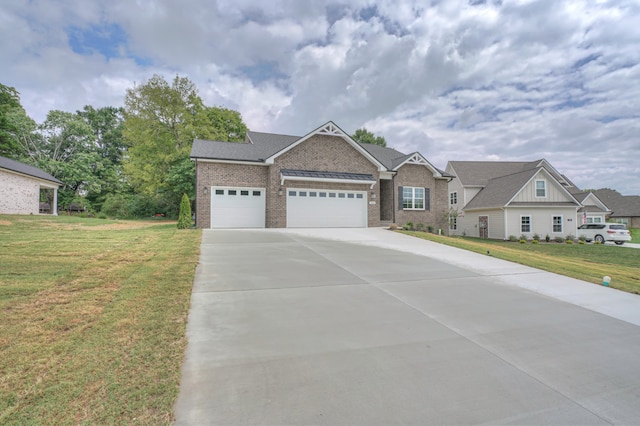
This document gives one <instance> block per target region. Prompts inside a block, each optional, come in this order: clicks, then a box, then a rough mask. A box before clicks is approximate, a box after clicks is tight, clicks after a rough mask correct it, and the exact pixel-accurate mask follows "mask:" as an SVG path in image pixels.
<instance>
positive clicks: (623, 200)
mask: <svg viewBox="0 0 640 426" xmlns="http://www.w3.org/2000/svg"><path fill="white" fill-rule="evenodd" d="M594 194H596V197H598V198H600V199H601V200H602V202H603V203H605V204H606V206H607V207H609V208H610V209H611V211H612V212H613V213H611V217H638V216H640V196H638V195H622V194H620V193H619V192H618V191H614V190H613V189H598V190H597V191H594Z"/></svg>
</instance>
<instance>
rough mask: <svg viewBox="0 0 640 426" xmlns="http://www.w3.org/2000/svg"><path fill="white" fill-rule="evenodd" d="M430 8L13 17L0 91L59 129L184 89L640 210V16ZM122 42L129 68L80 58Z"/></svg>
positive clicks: (314, 6) (235, 0) (47, 6)
mask: <svg viewBox="0 0 640 426" xmlns="http://www.w3.org/2000/svg"><path fill="white" fill-rule="evenodd" d="M431 3H432V4H427V3H425V2H423V1H417V0H415V1H413V0H401V1H397V0H396V1H390V0H382V1H378V2H375V3H374V2H372V1H370V0H354V1H337V0H325V1H314V2H300V1H296V0H274V1H271V2H260V1H257V0H217V1H213V2H212V1H209V0H187V1H183V2H173V1H169V0H165V1H158V0H153V1H151V0H140V1H136V2H131V1H125V0H114V1H111V2H104V3H103V2H87V1H83V0H55V1H44V0H34V1H31V2H8V3H7V4H5V5H3V8H2V9H0V55H2V57H3V59H5V60H3V63H5V64H10V65H9V66H3V67H2V68H0V82H1V83H3V84H7V85H10V86H14V87H16V88H17V89H18V90H19V91H20V92H21V94H22V103H23V105H24V106H25V107H26V108H27V111H28V112H29V114H30V115H32V116H33V117H34V118H35V119H36V120H38V121H42V120H43V119H44V116H45V115H46V113H47V111H49V110H50V109H63V110H68V111H74V110H76V109H80V108H82V107H83V106H84V105H85V104H91V105H94V106H102V105H121V104H122V100H123V97H124V94H125V91H126V89H127V88H128V87H131V86H132V85H133V84H134V82H138V83H140V82H142V81H144V80H146V79H148V78H149V77H151V75H152V74H153V73H159V74H161V75H164V76H165V77H167V78H171V77H172V76H174V75H175V74H176V73H179V74H181V75H185V76H187V77H189V78H190V79H191V80H192V81H194V82H195V83H196V85H197V86H198V88H199V90H200V93H201V95H202V97H203V99H204V100H205V102H206V103H207V104H209V105H220V106H225V107H229V108H234V109H237V110H239V111H240V112H241V113H242V115H243V117H244V119H245V121H246V122H247V123H248V125H249V126H250V127H251V128H252V129H254V130H258V131H277V132H285V133H294V134H302V133H305V132H307V131H308V130H310V129H312V128H315V127H316V126H317V125H319V124H322V123H323V122H324V121H327V120H334V121H336V122H337V123H338V124H339V125H340V126H341V127H342V128H344V129H345V130H347V131H354V130H355V129H356V128H359V127H362V126H366V127H367V128H369V130H372V131H374V132H375V133H378V134H381V135H383V136H385V137H386V139H387V141H388V142H389V144H390V145H392V146H394V147H396V148H398V149H400V150H402V151H406V152H410V151H414V150H419V151H420V152H422V153H423V154H424V155H425V156H427V158H429V160H430V161H431V162H432V163H433V164H434V165H436V166H438V167H441V168H443V167H444V166H445V165H446V161H448V160H471V159H502V160H531V159H536V158H541V157H546V158H547V159H548V160H549V161H551V163H552V164H554V166H556V167H557V168H558V169H560V170H561V171H563V172H565V173H566V174H567V175H569V177H570V178H571V179H572V180H574V181H575V182H576V183H577V184H578V185H581V186H584V187H602V186H608V187H613V188H617V189H619V190H621V191H622V192H623V193H636V194H640V179H638V172H639V170H640V155H638V154H639V153H640V152H639V151H640V144H639V143H637V135H638V134H640V132H639V130H640V128H639V127H640V124H638V116H639V115H640V113H638V111H640V107H639V105H638V103H639V101H638V99H640V86H639V85H638V84H637V82H638V81H640V51H639V50H638V49H637V46H638V44H639V43H640V26H638V25H637V22H638V21H639V20H640V4H638V3H637V2H624V1H618V2H592V1H588V0H572V1H564V2H558V1H555V0H531V1H516V0H512V1H507V0H504V1H501V0H487V1H485V2H470V1H464V0H458V1H440V2H431ZM474 3H478V4H476V5H473V4H474ZM105 25H117V26H118V27H117V28H120V29H122V31H123V32H124V35H125V43H124V44H123V45H121V46H118V49H116V51H117V52H120V55H121V57H119V58H105V57H104V56H103V55H102V54H101V53H100V51H96V50H95V49H94V50H93V51H91V52H92V53H91V54H89V55H87V54H84V55H82V54H78V53H75V52H74V49H72V48H71V46H70V44H69V39H68V33H67V32H68V29H69V28H70V27H75V28H80V29H87V28H101V27H102V26H105ZM620 152H622V153H623V154H622V155H620ZM618 158H620V159H621V160H614V159H618Z"/></svg>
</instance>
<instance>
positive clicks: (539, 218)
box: [506, 207, 580, 238]
mask: <svg viewBox="0 0 640 426" xmlns="http://www.w3.org/2000/svg"><path fill="white" fill-rule="evenodd" d="M507 212H508V213H507V226H508V229H507V232H508V235H507V236H506V237H507V238H508V237H509V236H510V235H513V236H515V237H519V236H520V235H522V234H523V232H522V231H521V228H520V224H521V222H520V218H521V216H531V232H528V233H524V234H525V235H526V236H527V237H529V238H531V237H532V236H533V234H538V235H539V236H540V238H544V237H545V236H546V235H547V234H549V236H550V237H551V238H555V237H566V236H567V235H569V234H571V235H573V236H576V230H577V226H579V225H580V224H579V223H577V213H576V209H575V208H557V209H546V208H526V207H522V208H520V207H518V208H516V207H511V208H508V209H507ZM553 216H562V232H553Z"/></svg>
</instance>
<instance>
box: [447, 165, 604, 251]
mask: <svg viewBox="0 0 640 426" xmlns="http://www.w3.org/2000/svg"><path fill="white" fill-rule="evenodd" d="M446 173H447V174H450V175H453V176H455V179H453V180H451V181H450V182H449V190H448V191H449V211H450V220H449V227H450V229H449V233H450V234H451V235H467V236H471V237H480V238H492V239H502V240H506V239H509V237H510V236H515V237H520V236H521V235H524V236H526V237H527V238H531V237H533V235H535V234H538V235H539V236H540V237H541V238H544V237H545V236H546V235H549V236H550V237H551V238H555V237H566V236H567V235H573V236H577V232H578V230H577V228H578V226H580V225H582V224H584V223H602V222H604V221H605V217H606V215H607V214H609V213H610V211H609V208H608V207H607V206H606V205H605V203H603V202H602V201H601V200H600V199H599V198H598V197H597V196H596V195H595V194H594V193H592V192H582V191H580V189H579V188H577V187H576V186H575V185H574V184H573V183H572V182H571V181H570V180H569V179H568V178H567V177H566V176H564V175H562V174H560V173H558V171H557V170H556V169H555V168H554V167H553V166H552V165H551V164H550V163H549V162H548V161H546V160H545V159H541V160H536V161H531V162H518V161H450V162H449V163H448V164H447V168H446Z"/></svg>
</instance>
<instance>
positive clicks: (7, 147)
mask: <svg viewBox="0 0 640 426" xmlns="http://www.w3.org/2000/svg"><path fill="white" fill-rule="evenodd" d="M25 127H27V128H30V129H31V130H33V129H35V122H34V121H33V120H31V119H30V118H29V117H28V116H27V113H26V111H25V110H24V108H22V105H21V104H20V93H18V91H17V90H16V89H15V88H13V87H9V86H5V85H4V84H1V83H0V155H1V156H3V157H10V158H19V157H20V156H21V151H22V150H21V145H20V137H21V135H22V134H23V132H24V128H25Z"/></svg>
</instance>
